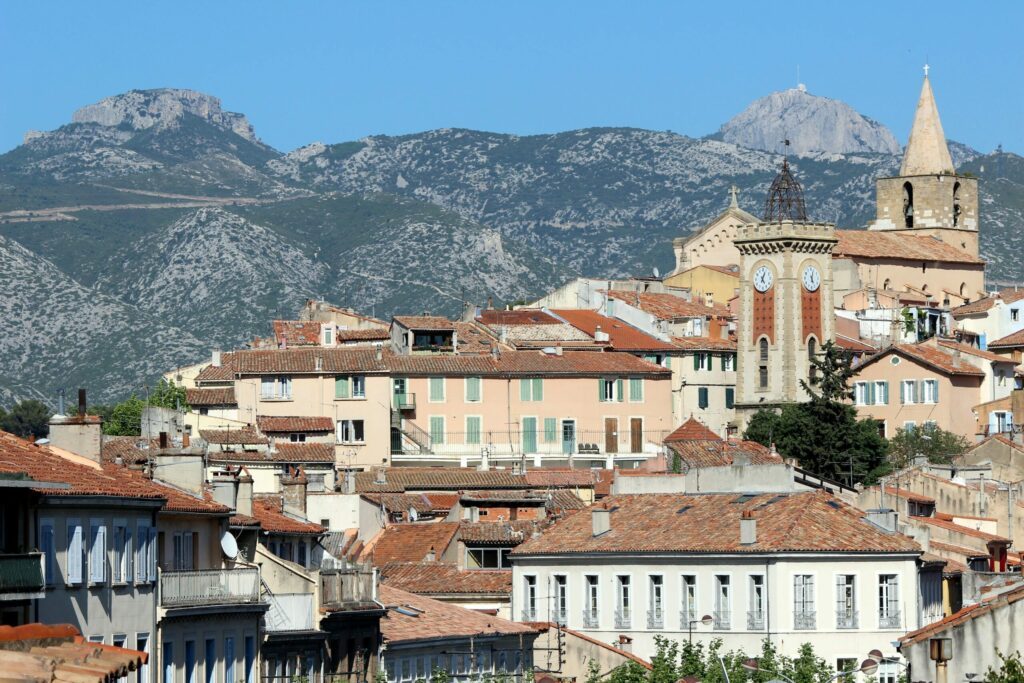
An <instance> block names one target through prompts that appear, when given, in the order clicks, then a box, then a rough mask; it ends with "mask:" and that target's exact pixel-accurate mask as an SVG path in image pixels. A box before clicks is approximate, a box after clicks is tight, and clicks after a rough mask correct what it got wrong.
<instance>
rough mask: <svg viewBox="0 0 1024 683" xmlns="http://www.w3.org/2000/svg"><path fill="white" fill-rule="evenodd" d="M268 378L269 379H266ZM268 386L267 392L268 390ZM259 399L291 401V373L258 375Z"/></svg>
mask: <svg viewBox="0 0 1024 683" xmlns="http://www.w3.org/2000/svg"><path fill="white" fill-rule="evenodd" d="M268 380H269V381H268ZM268 387H269V389H270V390H269V392H268V390H267V389H268ZM260 400H261V401H291V400H292V377H291V375H260Z"/></svg>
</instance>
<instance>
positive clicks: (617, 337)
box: [552, 309, 675, 351]
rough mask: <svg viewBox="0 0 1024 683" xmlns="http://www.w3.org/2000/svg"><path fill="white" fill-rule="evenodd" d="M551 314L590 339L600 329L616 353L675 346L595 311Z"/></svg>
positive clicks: (561, 310)
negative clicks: (605, 334) (587, 335)
mask: <svg viewBox="0 0 1024 683" xmlns="http://www.w3.org/2000/svg"><path fill="white" fill-rule="evenodd" d="M552 312H553V313H554V314H555V315H557V316H559V317H560V318H562V319H563V320H566V321H567V322H568V323H569V324H571V325H572V326H573V327H576V328H577V329H579V330H581V331H583V332H586V333H587V334H589V335H590V336H591V337H593V336H594V335H595V334H596V333H597V328H598V327H600V328H601V331H602V332H605V333H607V334H608V341H609V344H610V346H611V348H613V349H615V350H616V351H672V350H674V349H675V346H674V345H672V344H670V343H669V342H666V341H662V340H660V339H657V338H656V337H652V336H651V335H649V334H647V333H646V332H642V331H640V330H638V329H637V328H635V327H633V326H632V325H629V324H628V323H624V322H622V321H621V320H618V319H616V318H609V317H608V316H606V315H601V314H600V313H598V312H597V311H591V310H586V309H578V310H576V309H573V310H568V309H559V310H557V311H552Z"/></svg>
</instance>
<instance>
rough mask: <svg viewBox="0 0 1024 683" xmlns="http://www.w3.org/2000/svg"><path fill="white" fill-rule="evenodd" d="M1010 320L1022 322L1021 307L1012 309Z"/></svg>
mask: <svg viewBox="0 0 1024 683" xmlns="http://www.w3.org/2000/svg"><path fill="white" fill-rule="evenodd" d="M1010 320H1011V321H1013V322H1015V323H1016V322H1020V309H1019V308H1011V309H1010Z"/></svg>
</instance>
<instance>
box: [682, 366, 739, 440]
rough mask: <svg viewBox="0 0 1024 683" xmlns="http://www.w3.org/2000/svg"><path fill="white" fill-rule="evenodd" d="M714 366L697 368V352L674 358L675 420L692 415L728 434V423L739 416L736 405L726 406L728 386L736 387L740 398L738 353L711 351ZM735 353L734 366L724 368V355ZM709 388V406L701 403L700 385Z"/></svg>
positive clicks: (710, 427) (685, 418)
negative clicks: (737, 366)
mask: <svg viewBox="0 0 1024 683" xmlns="http://www.w3.org/2000/svg"><path fill="white" fill-rule="evenodd" d="M708 353H710V354H711V368H710V369H699V370H697V369H694V361H693V356H694V354H693V353H687V354H686V355H683V356H678V357H674V358H672V387H673V404H674V405H675V406H676V408H675V409H674V410H673V413H674V421H675V423H676V425H677V426H678V425H680V424H682V423H683V422H685V421H686V420H688V419H689V418H691V417H695V418H697V420H699V421H700V422H702V423H703V424H704V425H706V426H707V427H708V428H709V429H711V430H712V431H713V432H715V433H716V434H718V435H719V436H721V437H723V438H725V437H726V436H727V431H726V427H727V425H728V424H729V423H731V422H733V421H734V420H735V419H736V410H735V408H728V407H726V400H725V398H726V397H725V393H726V389H732V390H733V402H734V403H735V400H736V354H735V353H734V352H731V351H730V352H724V351H722V352H708ZM726 353H728V354H729V355H730V356H732V366H731V367H732V369H731V370H723V369H722V356H723V355H724V354H726ZM701 387H706V388H707V389H708V406H707V407H706V408H701V407H700V389H701Z"/></svg>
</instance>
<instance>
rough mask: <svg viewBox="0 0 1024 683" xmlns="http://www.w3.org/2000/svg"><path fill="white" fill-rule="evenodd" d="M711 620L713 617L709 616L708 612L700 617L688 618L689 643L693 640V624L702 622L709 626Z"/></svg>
mask: <svg viewBox="0 0 1024 683" xmlns="http://www.w3.org/2000/svg"><path fill="white" fill-rule="evenodd" d="M713 621H714V619H712V618H711V615H710V614H705V615H704V616H702V617H701V618H700V619H689V620H688V622H689V623H688V628H689V631H690V642H691V643H692V642H693V625H694V624H704V625H705V626H710V625H711V622H713Z"/></svg>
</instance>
